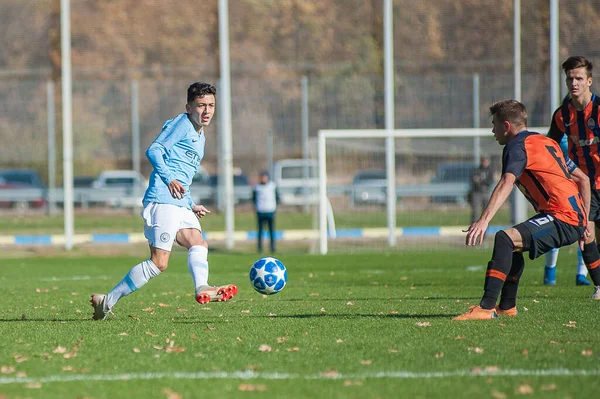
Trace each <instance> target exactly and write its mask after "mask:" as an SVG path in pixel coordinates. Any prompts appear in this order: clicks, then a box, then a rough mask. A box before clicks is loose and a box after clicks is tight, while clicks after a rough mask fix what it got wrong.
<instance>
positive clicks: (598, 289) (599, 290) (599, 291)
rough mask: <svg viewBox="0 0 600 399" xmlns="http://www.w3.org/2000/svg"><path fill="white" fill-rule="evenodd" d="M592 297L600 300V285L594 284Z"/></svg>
mask: <svg viewBox="0 0 600 399" xmlns="http://www.w3.org/2000/svg"><path fill="white" fill-rule="evenodd" d="M592 299H596V300H599V301H600V285H596V286H594V293H593V294H592Z"/></svg>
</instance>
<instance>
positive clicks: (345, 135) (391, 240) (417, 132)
mask: <svg viewBox="0 0 600 399" xmlns="http://www.w3.org/2000/svg"><path fill="white" fill-rule="evenodd" d="M528 130H529V131H533V132H547V131H548V127H532V128H529V129H528ZM490 136H492V132H491V129H490V128H451V129H444V128H440V129H435V128H434V129H431V128H427V129H321V130H319V132H318V136H317V156H318V165H319V171H318V172H319V252H320V254H322V255H324V254H327V249H328V248H327V246H328V245H327V240H328V238H329V234H328V229H327V222H328V209H329V208H328V206H329V200H328V197H327V168H326V165H327V151H326V148H327V139H352V138H354V139H360V138H362V139H368V138H385V139H389V138H391V139H396V138H436V137H457V138H458V137H473V138H474V140H476V144H475V146H478V141H477V140H478V139H479V138H481V137H490ZM394 145H395V144H394V140H386V153H388V154H389V153H392V154H395V148H394ZM386 165H387V166H386V169H387V180H388V181H387V198H388V202H390V201H391V202H392V204H388V207H387V213H388V215H387V219H388V244H389V245H390V246H395V244H396V234H397V229H396V225H395V221H396V212H395V211H396V201H397V199H396V195H395V192H396V188H395V172H396V171H395V166H394V164H393V163H389V162H386ZM392 193H393V195H391V194H392ZM515 208H516V209H517V210H518V211H517V215H516V218H517V219H523V218H524V215H525V212H526V204H525V198H524V197H522V196H519V197H518V200H517V201H516V206H515ZM329 212H331V210H329ZM521 213H522V215H521Z"/></svg>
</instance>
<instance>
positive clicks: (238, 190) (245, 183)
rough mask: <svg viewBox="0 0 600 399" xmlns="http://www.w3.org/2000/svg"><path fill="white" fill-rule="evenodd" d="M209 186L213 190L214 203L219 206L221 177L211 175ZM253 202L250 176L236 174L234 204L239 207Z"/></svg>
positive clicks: (234, 179)
mask: <svg viewBox="0 0 600 399" xmlns="http://www.w3.org/2000/svg"><path fill="white" fill-rule="evenodd" d="M208 184H209V185H210V187H212V189H213V193H214V196H213V197H214V199H213V201H214V202H213V203H215V204H219V203H221V201H220V199H219V198H218V195H219V187H218V186H219V176H218V175H210V177H209V180H208ZM251 201H252V186H251V185H250V181H249V180H248V176H246V175H245V174H243V173H242V174H236V175H233V204H234V205H239V204H244V203H247V202H251Z"/></svg>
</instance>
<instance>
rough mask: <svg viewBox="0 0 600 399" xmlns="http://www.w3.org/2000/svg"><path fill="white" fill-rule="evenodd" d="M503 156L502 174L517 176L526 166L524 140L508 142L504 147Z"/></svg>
mask: <svg viewBox="0 0 600 399" xmlns="http://www.w3.org/2000/svg"><path fill="white" fill-rule="evenodd" d="M510 144H514V145H510ZM503 158H504V159H503V161H504V162H503V163H504V165H503V168H502V169H503V170H502V174H505V173H510V174H513V175H515V176H516V177H517V178H519V177H520V176H521V174H522V173H523V171H524V170H525V167H526V166H527V152H526V151H525V142H524V141H521V140H519V141H518V142H514V143H509V145H507V146H506V147H505V152H504V157H503Z"/></svg>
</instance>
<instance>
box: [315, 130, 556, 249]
mask: <svg viewBox="0 0 600 399" xmlns="http://www.w3.org/2000/svg"><path fill="white" fill-rule="evenodd" d="M530 130H532V131H539V132H546V131H547V129H546V128H537V129H536V128H532V129H530ZM317 149H318V151H317V158H318V162H319V202H318V204H315V206H314V207H313V212H315V214H314V218H313V220H314V221H315V223H314V227H315V229H318V234H315V237H318V238H317V239H315V240H314V241H313V246H312V250H313V252H316V253H321V254H324V253H328V252H356V251H360V252H364V251H389V250H392V251H397V250H403V249H411V250H414V249H427V250H430V249H432V248H442V247H460V246H462V245H464V237H465V235H464V233H463V232H462V229H465V228H466V227H467V226H469V224H470V223H471V217H472V215H471V206H470V203H469V191H470V188H471V173H472V171H473V169H474V168H475V167H476V166H477V165H478V164H479V159H480V157H481V156H482V155H485V156H487V157H489V158H491V166H492V169H493V171H494V184H493V185H492V189H493V187H494V186H495V184H496V182H497V180H498V178H499V176H500V174H501V170H500V169H501V163H502V160H501V156H502V149H503V147H502V146H500V145H499V144H498V143H497V142H496V141H495V139H494V136H493V134H492V132H491V129H490V128H486V129H475V128H471V129H469V128H467V129H406V130H321V131H319V136H318V146H317ZM388 170H390V171H391V173H388ZM388 190H390V192H395V195H392V196H388V195H387V193H388ZM390 201H391V203H390ZM394 201H395V203H394ZM515 210H516V211H517V212H516V213H515ZM528 212H529V213H530V212H531V209H530V207H529V206H528V205H525V200H524V198H523V197H522V196H521V195H520V194H519V195H515V196H513V197H512V198H511V201H508V202H507V203H506V204H505V205H504V206H503V208H502V209H501V210H500V212H499V213H498V214H497V216H496V217H495V218H494V220H493V221H492V223H491V230H495V229H498V228H503V227H506V226H507V225H510V224H512V223H511V222H512V220H514V219H524V218H525V216H526V214H527V213H528ZM477 216H479V215H477Z"/></svg>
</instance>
